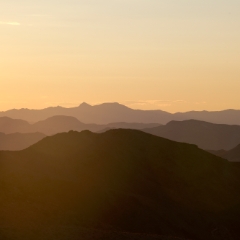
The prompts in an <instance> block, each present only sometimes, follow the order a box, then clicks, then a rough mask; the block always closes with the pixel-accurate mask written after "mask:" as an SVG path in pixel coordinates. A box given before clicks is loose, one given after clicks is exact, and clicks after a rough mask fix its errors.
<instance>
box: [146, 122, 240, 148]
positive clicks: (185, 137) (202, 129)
mask: <svg viewBox="0 0 240 240" xmlns="http://www.w3.org/2000/svg"><path fill="white" fill-rule="evenodd" d="M143 131H144V132H148V133H151V134H153V135H156V136H160V137H164V138H167V139H171V140H173V141H178V142H185V143H190V144H196V145H197V146H198V147H200V148H202V149H207V150H208V149H211V150H220V149H224V150H230V149H232V148H234V147H236V146H237V145H238V144H239V143H240V126H238V125H226V124H213V123H208V122H203V121H197V120H186V121H172V122H169V123H168V124H166V125H164V126H158V127H154V128H149V129H144V130H143Z"/></svg>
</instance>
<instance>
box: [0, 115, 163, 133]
mask: <svg viewBox="0 0 240 240" xmlns="http://www.w3.org/2000/svg"><path fill="white" fill-rule="evenodd" d="M156 126H159V124H156V123H149V124H147V123H146V124H144V123H110V124H106V125H97V124H85V123H82V122H80V121H79V120H78V119H76V118H74V117H70V116H53V117H50V118H48V119H46V120H43V121H39V122H37V123H33V124H30V123H28V122H27V121H24V120H21V119H12V118H9V117H0V132H2V133H5V134H10V133H34V132H41V133H44V134H46V135H53V134H56V133H60V132H68V131H70V130H75V131H79V132H81V131H83V130H90V131H93V132H97V131H101V130H104V129H112V128H129V129H144V128H150V127H156Z"/></svg>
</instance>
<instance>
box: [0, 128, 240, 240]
mask: <svg viewBox="0 0 240 240" xmlns="http://www.w3.org/2000/svg"><path fill="white" fill-rule="evenodd" d="M239 176H240V175H239V172H238V169H237V168H236V167H235V165H232V164H231V163H229V162H228V161H226V160H224V159H222V158H219V157H217V156H214V155H212V154H210V153H207V152H205V151H203V150H201V149H198V148H197V147H196V146H195V145H189V144H184V143H177V142H173V141H170V140H167V139H163V138H159V137H156V136H153V135H150V134H146V133H143V132H141V131H136V130H111V131H108V132H106V133H103V134H96V133H92V132H89V131H83V132H81V133H78V132H73V131H71V132H69V133H62V134H57V135H55V136H52V137H46V138H44V139H43V140H42V141H40V142H38V143H37V144H35V145H33V146H31V147H29V148H28V149H26V150H23V151H20V152H0V192H1V198H0V235H2V236H4V237H5V238H6V239H14V240H19V239H21V240H22V239H24V240H26V239H51V240H55V239H56V240H57V239H58V240H59V239H64V240H67V239H85V238H84V237H83V236H82V234H83V235H84V233H81V228H86V229H87V228H90V229H99V230H97V231H96V232H95V231H91V230H90V232H91V233H93V234H96V235H98V234H99V232H98V231H100V229H101V231H106V232H107V233H108V234H109V235H105V237H104V234H103V235H102V233H101V234H100V235H98V236H99V237H97V236H94V237H95V238H94V237H93V238H90V239H117V238H115V237H117V236H116V234H115V237H114V232H121V234H124V232H128V233H129V234H127V233H126V236H125V238H124V237H123V238H119V239H148V238H144V237H143V236H145V237H146V235H144V234H148V235H149V234H150V235H151V236H152V238H151V236H150V235H149V239H154V235H152V234H157V235H164V236H173V237H182V238H188V239H193V240H210V239H211V240H213V239H234V240H237V239H238V236H239V234H240V232H239V224H240V218H239V216H240V215H239V214H240V194H239V193H240V192H239V189H240V185H239V178H240V177H239ZM62 232H64V234H65V235H64V234H63V235H61V233H62ZM110 233H111V234H110ZM133 233H139V234H137V235H135V236H134V235H133ZM140 233H142V234H143V235H141V234H140ZM121 234H120V235H118V236H121ZM131 234H132V235H131ZM86 235H87V234H86V233H85V236H86ZM28 236H32V238H31V237H28ZM43 236H44V237H43ZM106 236H108V238H106ZM130 236H131V237H130ZM137 236H139V238H138V237H137ZM219 236H220V237H221V238H216V237H219ZM7 237H8V238H7ZM127 237H128V238H127ZM156 239H161V237H159V236H156ZM162 239H168V238H166V237H165V238H162ZM169 239H172V238H169Z"/></svg>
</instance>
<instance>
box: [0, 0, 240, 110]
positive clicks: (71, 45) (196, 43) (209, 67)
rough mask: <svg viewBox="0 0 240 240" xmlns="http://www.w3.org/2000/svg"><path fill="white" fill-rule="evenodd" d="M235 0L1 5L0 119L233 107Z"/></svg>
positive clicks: (239, 72) (237, 34)
mask: <svg viewBox="0 0 240 240" xmlns="http://www.w3.org/2000/svg"><path fill="white" fill-rule="evenodd" d="M239 29H240V1H239V0H201V1H200V0H199V1H193V0H101V1H100V0H41V1H40V0H39V1H36V0H21V1H19V0H7V1H6V0H0V111H3V110H7V109H13V108H32V109H33V108H34V109H39V108H45V107H48V106H58V105H60V106H64V107H73V106H77V105H79V104H80V103H81V102H87V103H89V104H93V105H94V104H99V103H102V102H119V103H122V104H124V105H127V106H129V107H131V108H136V109H162V110H164V111H168V112H184V111H190V110H209V111H218V110H223V109H240V94H239V93H240V31H239Z"/></svg>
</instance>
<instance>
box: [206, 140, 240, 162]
mask: <svg viewBox="0 0 240 240" xmlns="http://www.w3.org/2000/svg"><path fill="white" fill-rule="evenodd" d="M209 152H210V153H212V154H215V155H217V156H220V157H222V158H225V159H227V160H228V161H231V162H240V144H239V145H238V146H236V147H235V148H233V149H231V150H229V151H225V150H218V151H214V150H210V151H209Z"/></svg>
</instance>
